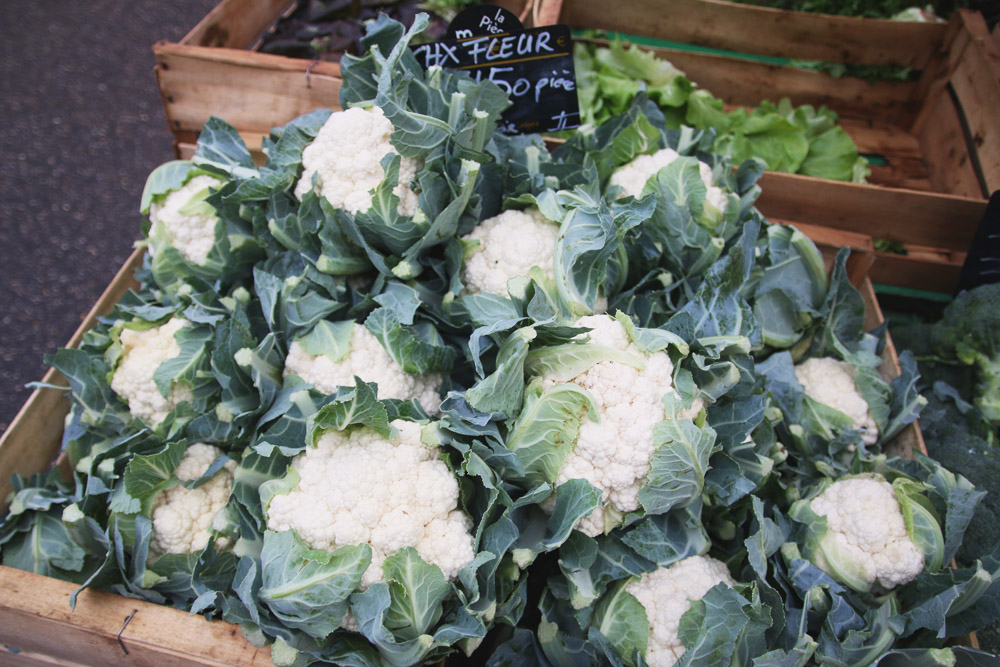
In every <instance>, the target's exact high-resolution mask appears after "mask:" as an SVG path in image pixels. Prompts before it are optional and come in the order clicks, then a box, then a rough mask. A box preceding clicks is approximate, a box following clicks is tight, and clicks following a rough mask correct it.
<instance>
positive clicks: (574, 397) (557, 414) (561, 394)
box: [507, 383, 598, 483]
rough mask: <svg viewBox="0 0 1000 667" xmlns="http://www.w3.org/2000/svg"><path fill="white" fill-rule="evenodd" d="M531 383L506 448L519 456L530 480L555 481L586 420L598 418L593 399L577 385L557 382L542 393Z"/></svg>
mask: <svg viewBox="0 0 1000 667" xmlns="http://www.w3.org/2000/svg"><path fill="white" fill-rule="evenodd" d="M535 384H536V386H535V387H534V388H532V387H531V386H529V388H528V390H527V394H528V399H527V401H526V404H525V407H524V409H523V410H522V411H521V415H520V416H519V417H518V419H517V422H516V423H515V425H514V427H513V429H512V430H511V433H510V436H509V437H508V439H507V449H509V450H510V451H512V452H514V453H515V454H516V455H517V458H518V459H520V461H521V463H522V464H523V465H524V469H525V471H526V477H527V479H528V480H529V481H532V482H535V483H540V482H549V483H554V482H555V481H556V477H558V475H559V469H560V468H561V467H562V464H563V462H564V461H565V460H566V457H567V456H568V455H569V453H570V451H571V450H572V449H573V447H574V446H575V445H576V439H577V437H578V436H579V435H580V426H581V425H582V424H583V420H584V419H590V420H591V421H597V420H598V413H597V406H596V403H595V402H594V398H593V397H592V396H591V395H590V394H589V393H588V392H587V391H586V390H584V389H581V388H580V387H578V386H576V385H575V384H571V383H568V384H558V385H555V386H554V387H551V388H550V389H548V390H546V391H544V392H540V393H539V388H538V386H537V383H535Z"/></svg>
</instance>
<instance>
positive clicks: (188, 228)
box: [149, 175, 223, 266]
mask: <svg viewBox="0 0 1000 667" xmlns="http://www.w3.org/2000/svg"><path fill="white" fill-rule="evenodd" d="M222 185H223V181H221V180H219V179H218V178H215V177H214V176H208V175H204V176H195V177H194V178H192V179H191V180H190V181H188V182H187V183H185V184H184V186H183V187H182V188H180V189H178V190H174V191H173V192H171V193H170V194H168V195H167V196H166V198H164V200H163V202H162V203H159V204H157V203H155V202H154V203H152V204H150V206H149V220H150V222H152V223H153V224H154V225H155V224H161V225H163V227H164V229H165V230H166V236H167V239H168V241H169V242H170V245H172V246H173V247H174V248H176V249H177V251H178V252H180V254H181V255H182V256H183V257H184V259H186V260H188V261H189V262H191V263H192V264H197V265H199V266H200V265H202V264H204V263H205V260H207V259H208V253H209V251H211V250H212V246H213V245H214V244H215V223H216V222H218V221H219V218H218V216H216V215H185V214H184V213H182V212H181V210H182V209H183V208H184V207H185V206H187V205H188V203H189V202H190V201H191V199H192V197H194V196H195V195H197V194H199V193H200V192H202V191H204V190H205V189H206V188H215V189H218V188H220V187H221V186H222ZM149 250H150V253H151V254H155V253H156V250H157V249H156V248H155V247H154V246H152V245H151V246H150V248H149Z"/></svg>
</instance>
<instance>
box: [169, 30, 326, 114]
mask: <svg viewBox="0 0 1000 667" xmlns="http://www.w3.org/2000/svg"><path fill="white" fill-rule="evenodd" d="M154 51H155V52H156V61H157V68H156V72H157V79H158V80H159V82H160V92H161V95H162V97H163V103H164V110H165V112H166V116H167V122H168V124H169V125H170V128H171V130H172V131H193V132H198V131H200V130H201V128H202V126H204V124H205V122H206V121H207V120H208V119H209V117H211V116H213V115H214V116H219V117H220V118H223V119H225V120H226V121H227V122H228V123H230V124H231V125H233V126H235V127H236V128H238V129H240V130H242V131H248V130H249V129H258V128H259V129H261V130H262V131H267V129H269V128H271V127H274V126H277V125H283V124H284V123H287V122H289V121H291V120H293V119H294V118H296V117H298V116H301V115H302V114H305V113H308V112H310V111H314V110H315V109H322V108H331V109H336V108H339V100H340V79H339V78H338V77H339V74H340V67H339V66H338V65H337V64H336V63H316V64H315V65H314V66H313V67H312V69H311V70H310V69H309V67H310V63H309V62H308V61H303V60H295V59H293V58H283V57H280V56H269V55H266V54H259V53H249V52H243V51H234V50H232V49H208V48H203V47H193V46H190V47H188V46H178V45H176V44H166V43H161V44H158V45H157V47H156V48H155V49H154ZM248 55H249V56H251V58H250V59H246V58H245V57H246V56H248ZM261 58H264V59H266V60H261ZM275 60H276V61H280V62H278V63H275V65H280V66H272V63H271V61H275ZM307 70H309V71H308V73H307Z"/></svg>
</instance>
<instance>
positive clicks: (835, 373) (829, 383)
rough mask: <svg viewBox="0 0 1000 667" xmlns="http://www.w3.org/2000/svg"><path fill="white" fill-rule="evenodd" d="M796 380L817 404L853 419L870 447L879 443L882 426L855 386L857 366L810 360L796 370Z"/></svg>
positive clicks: (842, 362)
mask: <svg viewBox="0 0 1000 667" xmlns="http://www.w3.org/2000/svg"><path fill="white" fill-rule="evenodd" d="M795 377H796V378H798V380H799V384H801V385H802V388H803V389H805V392H806V394H807V395H809V397H810V398H812V399H813V400H814V401H817V402H819V403H822V404H823V405H826V406H828V407H831V408H833V409H834V410H839V411H840V412H843V413H844V414H845V415H847V416H848V417H850V419H851V424H852V427H853V428H856V429H860V430H861V439H862V441H863V442H864V443H865V444H866V445H874V444H875V443H876V442H878V425H877V424H876V423H875V419H874V418H872V416H871V414H869V412H868V402H867V401H866V400H865V399H864V397H863V396H862V395H861V392H859V391H858V388H857V386H856V385H855V384H854V367H853V366H851V365H850V364H849V363H847V362H844V361H839V360H837V359H834V358H832V357H817V358H813V359H806V360H805V361H803V362H802V363H801V364H798V365H797V366H796V367H795Z"/></svg>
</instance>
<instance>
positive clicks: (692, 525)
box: [622, 510, 710, 567]
mask: <svg viewBox="0 0 1000 667" xmlns="http://www.w3.org/2000/svg"><path fill="white" fill-rule="evenodd" d="M622 542H624V543H625V544H626V545H628V546H629V547H630V548H631V549H632V550H633V551H635V552H636V553H637V554H639V555H640V556H642V557H643V558H646V559H648V560H650V561H652V562H654V563H656V564H657V565H659V566H660V567H669V566H671V565H673V564H674V563H676V562H677V561H679V560H683V559H685V558H688V557H689V556H697V555H698V554H702V553H705V552H706V551H708V547H709V544H710V543H709V540H708V534H707V533H706V532H705V528H704V527H703V526H702V524H701V517H700V516H699V515H698V514H695V513H692V512H690V511H689V510H683V511H680V510H679V511H675V512H667V513H666V514H659V515H654V516H647V517H646V518H645V519H643V520H642V521H640V522H639V523H637V524H636V525H635V526H634V527H632V528H630V529H629V530H628V532H626V533H625V534H624V535H622Z"/></svg>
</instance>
